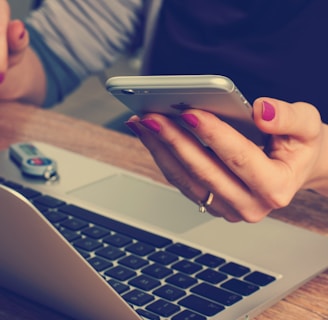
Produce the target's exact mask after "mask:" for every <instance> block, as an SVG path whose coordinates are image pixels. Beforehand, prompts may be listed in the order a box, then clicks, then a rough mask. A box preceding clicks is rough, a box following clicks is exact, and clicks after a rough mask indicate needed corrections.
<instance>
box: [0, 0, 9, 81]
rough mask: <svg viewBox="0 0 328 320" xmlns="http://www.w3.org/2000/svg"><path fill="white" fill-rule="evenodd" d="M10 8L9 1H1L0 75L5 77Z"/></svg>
mask: <svg viewBox="0 0 328 320" xmlns="http://www.w3.org/2000/svg"><path fill="white" fill-rule="evenodd" d="M9 17H10V7H9V5H8V2H7V1H4V0H0V75H2V77H3V75H4V73H5V72H6V70H7V63H8V46H7V26H8V23H9Z"/></svg>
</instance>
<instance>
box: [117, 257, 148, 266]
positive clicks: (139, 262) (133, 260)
mask: <svg viewBox="0 0 328 320" xmlns="http://www.w3.org/2000/svg"><path fill="white" fill-rule="evenodd" d="M118 263H119V264H122V265H124V266H126V267H129V268H131V269H134V270H137V269H140V268H141V267H143V266H145V265H146V264H148V263H149V262H148V261H147V260H144V259H142V258H140V257H137V256H135V255H130V256H127V257H125V258H122V259H121V260H119V261H118Z"/></svg>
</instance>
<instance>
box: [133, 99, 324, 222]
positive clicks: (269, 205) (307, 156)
mask: <svg viewBox="0 0 328 320" xmlns="http://www.w3.org/2000/svg"><path fill="white" fill-rule="evenodd" d="M253 117H254V121H255V124H256V125H257V127H258V128H259V129H260V130H261V131H263V132H265V133H267V134H269V135H270V136H271V137H270V142H269V144H268V145H267V146H265V150H264V149H261V148H260V147H258V146H256V145H255V144H254V143H252V142H251V141H250V140H248V139H246V138H245V137H244V136H243V135H241V134H240V133H239V132H237V131H236V130H235V129H233V128H232V127H231V126H229V125H228V124H226V123H225V122H223V121H221V120H220V119H218V118H217V117H216V116H214V115H213V114H210V113H208V112H205V111H201V110H187V111H185V112H184V113H183V114H182V115H181V118H182V120H184V122H185V123H186V124H187V126H188V127H189V129H190V130H186V129H184V128H182V127H181V126H179V125H177V124H176V123H175V122H173V121H172V120H170V119H168V118H167V117H165V116H162V115H159V114H148V115H146V116H144V117H143V118H142V119H140V118H138V117H137V116H134V117H132V118H131V119H130V120H129V121H128V122H127V125H128V126H129V127H130V128H131V129H133V131H134V132H135V133H136V134H137V135H138V136H139V138H140V140H141V141H142V142H143V144H144V145H145V146H146V147H147V148H148V149H149V151H150V152H151V154H152V156H153V158H154V159H155V161H156V163H157V165H158V166H159V167H160V169H161V170H162V172H163V173H164V175H165V177H166V178H167V180H168V181H169V182H170V183H171V184H173V185H174V186H176V187H177V188H178V189H180V191H181V192H182V193H183V194H184V195H185V196H187V197H188V198H190V199H191V200H193V201H194V202H196V203H204V202H206V199H207V198H208V195H209V193H212V194H213V195H214V198H213V201H212V202H211V204H210V205H208V206H207V207H206V209H207V211H208V212H210V213H211V214H212V215H215V216H220V217H224V218H225V219H226V220H228V221H231V222H237V221H241V220H245V221H248V222H257V221H260V220H261V219H262V218H263V217H265V216H266V215H267V214H269V213H270V212H271V211H272V210H273V209H276V208H281V207H284V206H286V205H288V204H289V202H290V201H291V200H292V198H293V197H294V195H295V193H296V192H297V191H298V190H300V189H301V188H312V187H313V188H316V187H317V186H318V188H319V189H320V188H321V185H322V184H323V186H324V188H323V189H325V190H327V189H328V182H327V181H328V177H327V176H325V177H323V174H325V173H327V171H328V170H327V169H325V168H326V167H327V166H326V165H323V163H325V161H326V160H324V158H325V156H327V155H324V150H327V149H328V145H327V144H328V141H327V137H326V136H327V133H326V132H327V126H326V125H324V124H323V123H322V122H321V120H320V116H319V113H318V111H317V110H316V109H315V108H314V107H313V106H311V105H309V104H306V103H302V102H299V103H294V104H289V103H286V102H283V101H279V100H274V99H269V98H265V99H264V98H261V99H258V100H257V101H255V103H254V109H253ZM195 136H196V137H198V138H200V139H201V141H203V142H204V143H205V144H206V145H207V146H208V147H209V148H205V147H204V145H203V144H202V143H200V142H199V139H197V138H195ZM323 171H324V172H323ZM322 181H323V182H322Z"/></svg>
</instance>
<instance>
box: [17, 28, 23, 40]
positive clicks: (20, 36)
mask: <svg viewBox="0 0 328 320" xmlns="http://www.w3.org/2000/svg"><path fill="white" fill-rule="evenodd" d="M24 36H25V29H24V30H23V31H22V33H21V34H20V35H19V37H18V38H19V39H20V40H22V39H23V38H24Z"/></svg>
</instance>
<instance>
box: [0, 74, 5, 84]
mask: <svg viewBox="0 0 328 320" xmlns="http://www.w3.org/2000/svg"><path fill="white" fill-rule="evenodd" d="M4 80H5V74H4V73H0V83H2V82H3V81H4Z"/></svg>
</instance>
